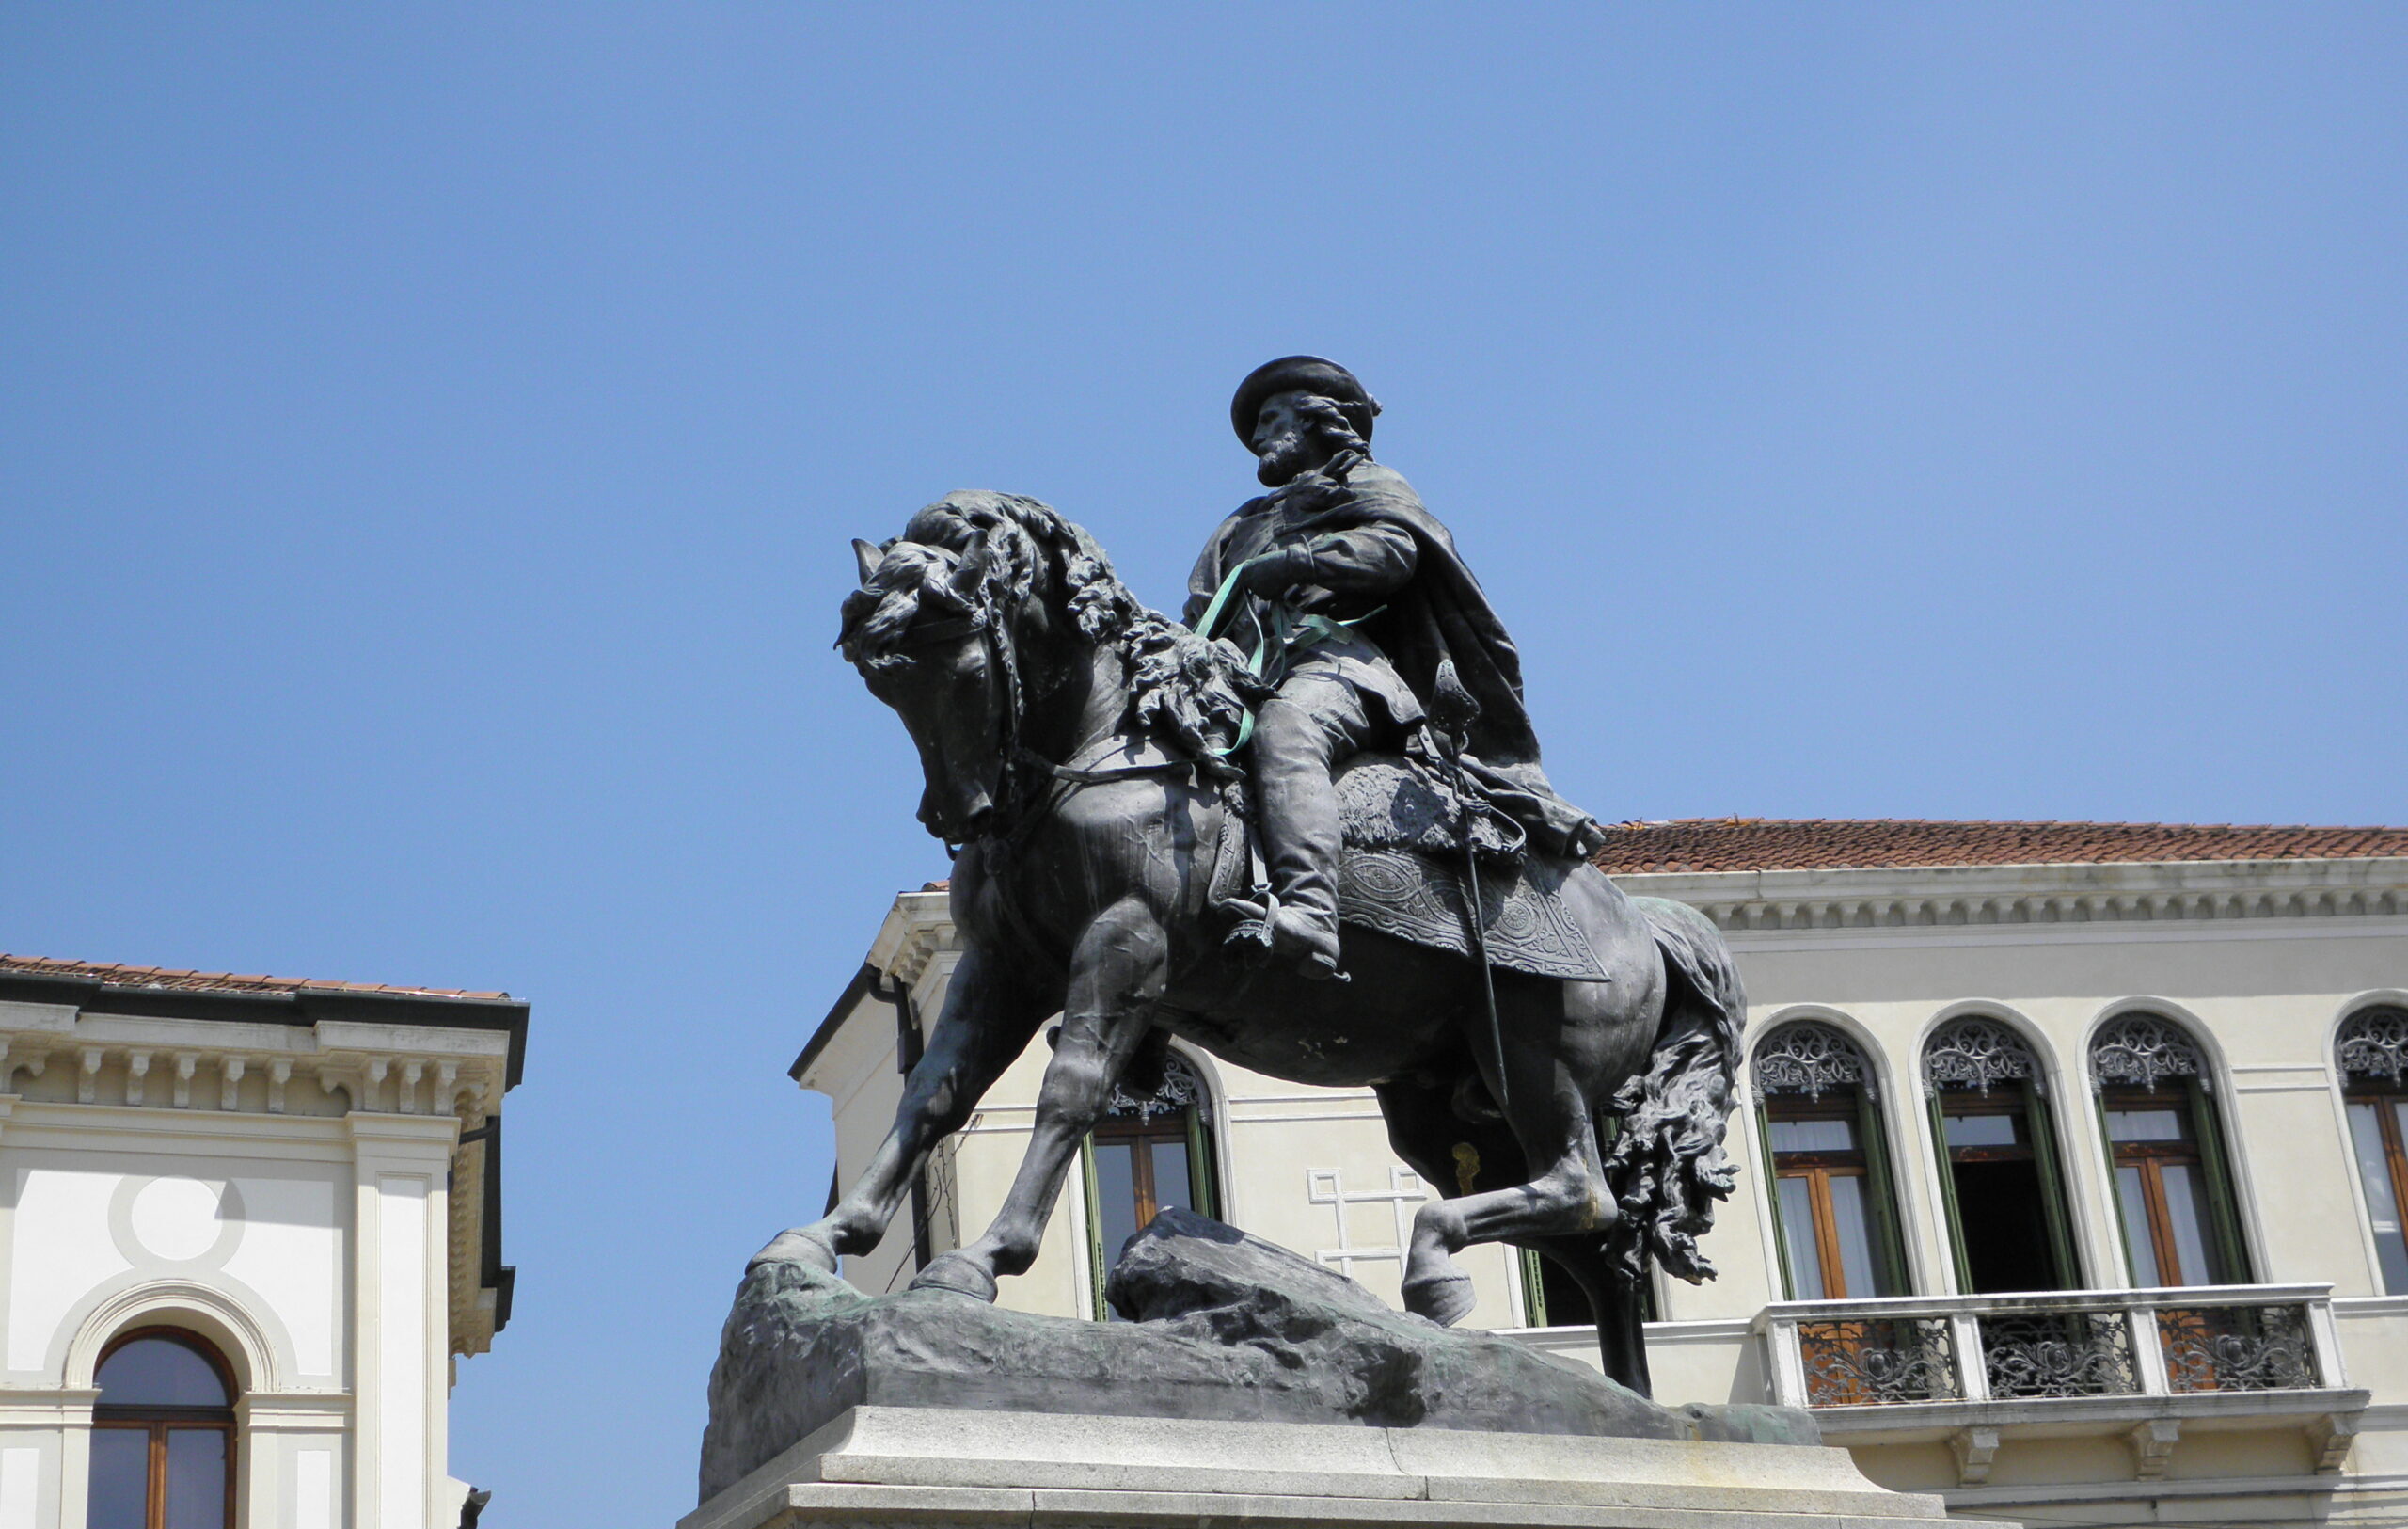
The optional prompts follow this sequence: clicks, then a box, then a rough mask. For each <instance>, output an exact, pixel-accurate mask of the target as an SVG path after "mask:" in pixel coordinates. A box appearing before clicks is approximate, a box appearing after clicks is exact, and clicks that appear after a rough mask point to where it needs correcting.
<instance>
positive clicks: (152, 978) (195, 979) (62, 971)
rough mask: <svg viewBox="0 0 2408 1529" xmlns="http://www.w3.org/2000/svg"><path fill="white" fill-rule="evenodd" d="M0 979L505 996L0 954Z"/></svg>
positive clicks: (171, 988)
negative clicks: (59, 979) (23, 978)
mask: <svg viewBox="0 0 2408 1529" xmlns="http://www.w3.org/2000/svg"><path fill="white" fill-rule="evenodd" d="M0 977H55V978H72V979H79V980H93V981H98V982H101V983H103V984H104V985H106V986H109V987H121V988H150V989H153V990H156V991H164V992H176V993H293V992H297V991H308V992H312V993H393V994H402V995H408V996H412V997H422V998H493V999H502V1000H507V999H508V998H509V996H510V995H509V994H507V993H470V992H465V991H463V990H461V989H458V988H445V987H397V986H393V985H390V984H388V983H384V982H332V981H326V980H322V979H318V978H311V977H250V976H237V975H236V974H234V973H232V972H188V971H178V970H176V969H174V968H171V967H166V966H127V965H123V964H119V963H117V962H113V961H55V960H53V959H51V958H50V957H48V956H11V955H6V954H0Z"/></svg>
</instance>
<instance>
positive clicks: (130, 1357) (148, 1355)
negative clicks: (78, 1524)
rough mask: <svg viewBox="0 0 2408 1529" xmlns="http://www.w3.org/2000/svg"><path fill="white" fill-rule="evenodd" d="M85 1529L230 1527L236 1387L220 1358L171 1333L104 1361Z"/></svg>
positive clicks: (131, 1336)
mask: <svg viewBox="0 0 2408 1529" xmlns="http://www.w3.org/2000/svg"><path fill="white" fill-rule="evenodd" d="M96 1382H97V1384H98V1385H99V1387H100V1391H101V1394H100V1399H99V1400H98V1401H96V1402H94V1403H93V1405H92V1479H91V1489H90V1493H89V1496H88V1497H87V1506H86V1508H85V1519H84V1521H85V1525H86V1529H231V1526H232V1524H233V1522H234V1385H233V1381H232V1378H231V1372H230V1371H229V1370H228V1368H227V1366H226V1362H225V1360H224V1359H222V1358H220V1357H219V1355H218V1353H217V1351H216V1350H215V1349H214V1348H212V1347H210V1346H209V1345H208V1344H206V1343H204V1342H203V1341H201V1340H200V1339H199V1338H198V1337H195V1336H194V1335H193V1334H191V1333H189V1332H185V1331H182V1330H180V1329H175V1328H144V1329H141V1330H138V1331H135V1332H130V1333H127V1334H126V1335H125V1336H123V1337H121V1338H119V1339H118V1340H117V1341H116V1342H114V1343H112V1344H111V1345H110V1346H109V1348H108V1351H107V1352H106V1353H104V1354H103V1355H102V1356H101V1367H100V1370H99V1373H98V1375H97V1376H96Z"/></svg>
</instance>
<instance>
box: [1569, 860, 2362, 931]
mask: <svg viewBox="0 0 2408 1529" xmlns="http://www.w3.org/2000/svg"><path fill="white" fill-rule="evenodd" d="M1614 882H1615V884H1617V885H1619V886H1620V887H1622V889H1623V890H1624V891H1625V892H1628V893H1631V894H1633V895H1639V896H1647V897H1661V898H1671V899H1672V900H1675V901H1679V902H1686V903H1689V904H1691V905H1692V906H1694V907H1696V908H1698V909H1700V910H1701V911H1703V913H1705V914H1706V916H1709V917H1711V918H1712V919H1713V920H1714V921H1715V923H1716V924H1718V925H1719V926H1720V927H1721V928H1723V929H1725V930H1728V931H1731V932H1751V931H1758V930H1766V931H1769V930H1801V931H1803V930H1834V931H1841V930H1874V929H1915V928H1964V927H1968V926H1999V925H2032V924H2039V925H2067V924H2145V923H2169V922H2186V923H2196V922H2205V921H2224V922H2229V921H2233V920H2240V919H2269V918H2291V919H2313V918H2387V917H2408V858H2400V857H2384V858H2367V859H2355V860H2197V861H2148V862H2131V863H2109V864H2099V863H2085V864H2081V865H2035V866H1911V867H1882V868H1861V869H1822V870H1738V871H1708V872H1659V873H1650V874H1643V875H1617V876H1615V877H1614Z"/></svg>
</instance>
